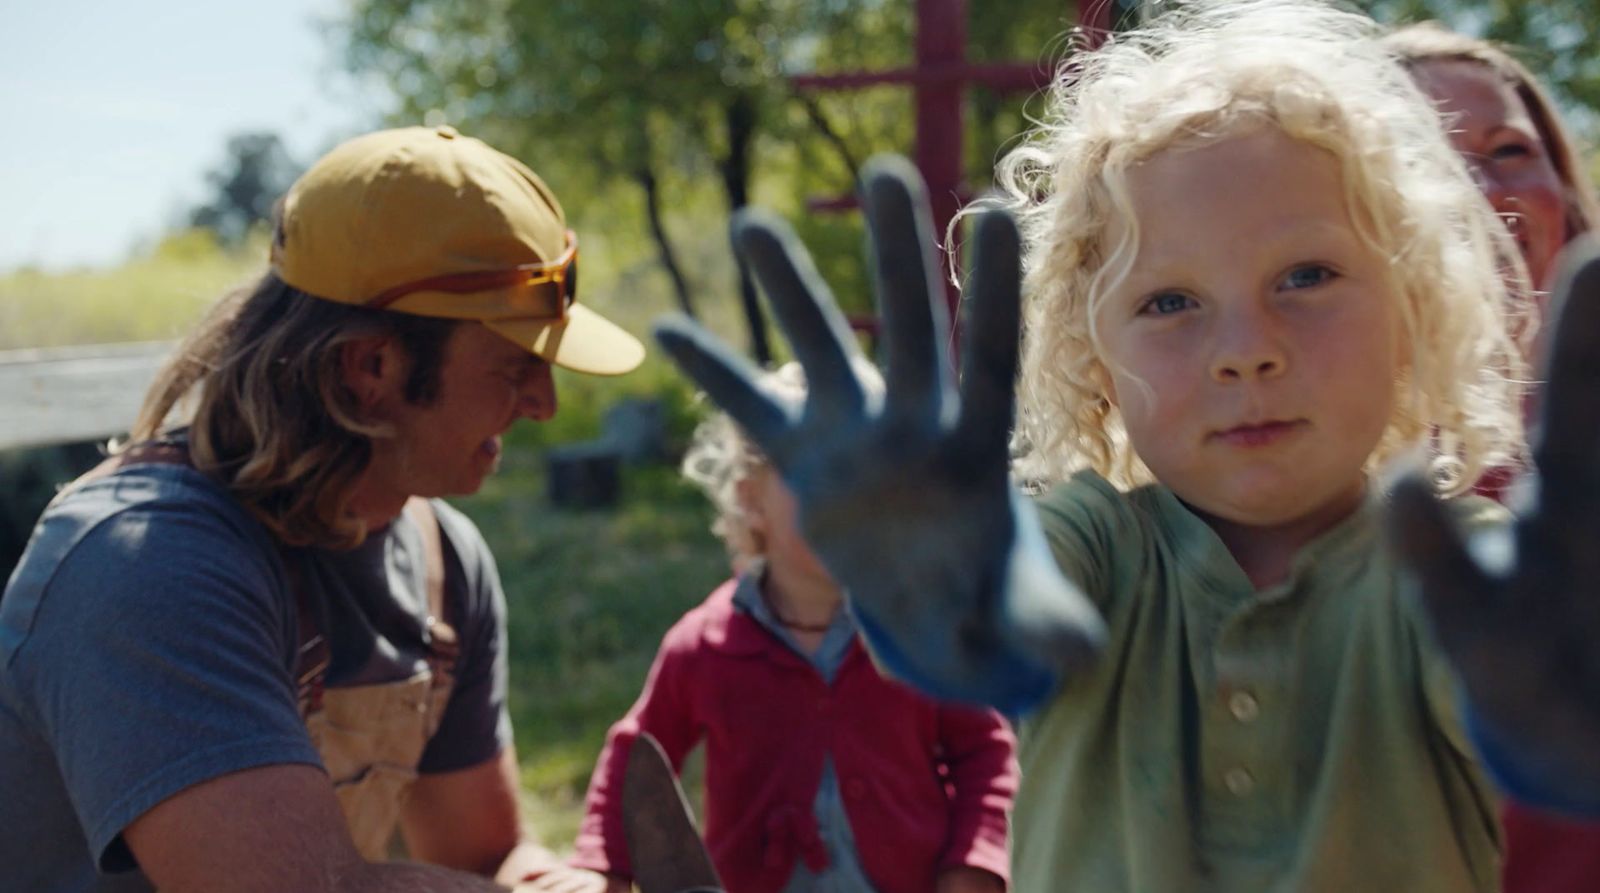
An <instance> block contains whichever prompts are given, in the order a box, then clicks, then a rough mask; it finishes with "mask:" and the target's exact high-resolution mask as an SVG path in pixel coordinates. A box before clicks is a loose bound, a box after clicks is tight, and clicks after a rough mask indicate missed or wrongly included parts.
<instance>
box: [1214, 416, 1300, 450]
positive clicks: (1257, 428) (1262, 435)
mask: <svg viewBox="0 0 1600 893" xmlns="http://www.w3.org/2000/svg"><path fill="white" fill-rule="evenodd" d="M1306 424H1307V422H1306V420H1305V419H1288V420H1283V421H1278V420H1274V421H1268V422H1251V423H1249V424H1246V425H1236V426H1235V427H1232V428H1228V429H1226V430H1223V431H1218V432H1216V433H1214V434H1212V435H1211V436H1212V437H1214V438H1216V439H1217V440H1220V441H1222V442H1223V443H1226V444H1228V445H1229V446H1235V447H1247V448H1248V447H1264V446H1270V445H1272V444H1275V443H1278V442H1279V441H1281V440H1284V439H1285V438H1288V437H1290V436H1292V435H1294V434H1296V433H1298V432H1299V431H1300V430H1301V429H1302V428H1304V427H1305V426H1306Z"/></svg>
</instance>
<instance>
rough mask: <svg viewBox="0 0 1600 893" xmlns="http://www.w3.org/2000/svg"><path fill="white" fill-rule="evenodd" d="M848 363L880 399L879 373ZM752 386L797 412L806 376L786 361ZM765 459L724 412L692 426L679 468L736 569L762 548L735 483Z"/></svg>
mask: <svg viewBox="0 0 1600 893" xmlns="http://www.w3.org/2000/svg"><path fill="white" fill-rule="evenodd" d="M851 365H852V367H853V368H854V370H855V373H856V377H857V378H858V379H860V381H861V385H862V388H863V390H865V391H866V392H867V395H868V398H869V399H877V398H879V397H881V396H882V394H883V377H882V376H881V375H880V374H879V372H878V369H877V367H875V366H873V365H872V363H870V362H868V361H867V360H866V359H865V358H862V357H859V356H858V357H855V358H853V359H852V361H851ZM756 384H757V386H759V387H760V388H761V389H762V390H764V391H766V392H767V394H768V395H770V396H771V397H773V398H774V399H776V400H778V401H779V402H781V403H783V404H785V405H787V406H789V407H790V408H791V409H792V410H793V411H794V412H795V413H796V414H798V413H799V411H800V406H801V404H803V403H804V402H805V397H806V375H805V369H804V368H802V367H801V365H800V364H799V363H796V362H789V363H785V364H783V365H782V366H780V367H778V368H777V369H775V370H773V371H770V372H767V373H765V374H763V375H762V376H761V377H760V378H758V379H757V380H756ZM766 463H767V459H766V456H764V455H763V454H762V453H761V450H760V448H758V447H757V446H756V445H755V444H754V443H753V442H752V441H751V440H750V438H749V436H748V435H747V434H745V432H744V429H742V428H740V427H739V426H738V425H737V424H735V423H734V421H733V419H732V418H731V417H729V416H728V414H727V413H725V412H717V413H714V414H713V415H711V416H710V417H709V418H707V419H706V420H705V421H703V422H701V423H700V424H699V425H698V426H697V427H696V428H695V431H694V435H693V437H692V438H691V439H690V443H689V449H688V451H687V452H685V453H684V456H683V464H682V465H681V466H680V470H681V471H682V473H683V476H684V477H685V478H686V479H688V480H689V481H690V482H691V483H693V484H694V485H695V486H697V487H699V488H700V489H701V490H703V491H704V492H705V494H706V498H708V499H710V500H711V504H712V506H714V507H715V508H716V512H717V517H716V520H715V521H713V522H712V523H711V532H712V533H714V534H716V535H717V537H718V538H719V539H721V540H722V542H723V544H724V545H725V546H727V549H728V555H729V557H730V558H731V559H732V560H733V565H734V568H735V569H736V570H738V569H742V568H743V567H744V566H745V565H746V564H748V563H749V562H750V561H751V560H753V559H756V558H760V557H762V556H764V555H765V554H766V551H767V550H766V544H765V543H763V542H762V541H761V537H760V536H759V535H758V534H757V533H756V531H754V530H753V529H751V526H750V522H749V519H748V517H746V515H745V511H744V508H743V506H741V505H740V503H739V482H740V481H742V480H745V479H746V478H749V477H750V476H751V475H753V474H755V473H756V471H757V470H758V469H761V468H764V467H765V466H766Z"/></svg>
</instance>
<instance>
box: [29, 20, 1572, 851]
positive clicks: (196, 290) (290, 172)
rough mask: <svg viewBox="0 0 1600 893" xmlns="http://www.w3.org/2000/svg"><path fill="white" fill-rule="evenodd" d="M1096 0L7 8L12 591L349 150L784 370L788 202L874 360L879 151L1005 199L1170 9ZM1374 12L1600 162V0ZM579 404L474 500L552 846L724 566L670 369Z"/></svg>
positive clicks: (642, 318) (571, 393)
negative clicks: (1056, 126) (463, 181)
mask: <svg viewBox="0 0 1600 893" xmlns="http://www.w3.org/2000/svg"><path fill="white" fill-rule="evenodd" d="M1082 2H1084V3H1086V4H1089V6H1087V7H1086V8H1081V9H1080V8H1079V6H1078V4H1077V3H1076V2H1074V0H482V2H461V0H281V2H278V3H273V4H259V3H216V2H203V0H150V2H145V3H124V2H113V0H53V2H49V3H27V2H23V0H0V120H3V121H4V122H6V123H5V126H6V128H7V131H8V135H7V138H6V139H4V140H0V208H3V209H4V213H0V574H5V575H7V576H8V575H9V572H10V568H11V567H12V565H13V564H14V562H15V560H16V558H17V556H18V555H19V554H20V551H21V549H22V547H23V543H24V542H25V540H26V536H27V531H28V530H29V529H30V528H31V526H32V524H33V521H34V519H35V518H36V517H37V514H38V512H39V510H40V509H41V508H42V507H43V504H44V502H45V501H47V500H48V498H49V496H50V494H51V493H52V492H53V491H54V489H55V487H57V486H58V485H59V484H61V483H63V482H64V481H66V480H69V479H71V477H73V476H75V475H76V474H77V473H78V472H79V471H81V470H82V469H83V468H86V467H87V466H88V465H90V464H92V463H93V462H94V461H95V459H96V456H97V455H98V448H97V444H99V443H102V442H103V441H104V439H105V437H107V436H110V435H113V434H114V433H116V431H117V429H118V428H119V427H120V426H125V425H126V424H127V422H128V421H131V418H132V413H133V412H134V410H135V409H136V408H137V394H138V393H139V391H140V390H141V389H142V386H143V382H144V381H145V380H147V377H148V374H149V372H150V371H151V370H152V369H153V363H154V362H155V360H156V359H157V358H159V356H160V354H161V351H162V349H163V344H162V342H165V341H167V340H169V339H172V338H175V337H177V336H179V335H181V334H182V333H183V332H184V331H185V330H186V329H187V328H188V327H189V326H190V325H191V324H192V323H193V322H194V320H195V319H196V318H197V317H198V315H199V314H200V313H201V312H203V310H204V309H205V308H206V307H207V306H208V305H209V304H210V303H211V302H212V301H214V300H215V299H216V298H217V297H218V296H219V295H221V294H222V293H223V292H224V291H226V290H228V289H230V288H232V287H235V286H238V285H241V284H243V283H246V282H248V281H249V280H251V279H252V278H253V277H255V276H257V275H259V274H260V273H261V271H262V270H263V269H264V266H265V257H266V224H265V221H266V219H267V217H268V216H269V214H270V211H271V208H272V205H273V203H274V202H275V201H276V199H277V198H278V197H279V196H280V195H281V194H282V192H283V191H284V190H285V189H286V188H287V186H288V185H289V183H291V182H292V181H293V179H294V177H295V176H296V175H297V174H298V173H299V171H300V170H302V169H303V168H304V167H305V166H306V165H307V164H309V163H310V161H312V160H313V159H315V158H316V157H317V156H319V155H320V154H321V153H322V152H324V151H325V150H327V149H328V148H330V147H332V146H333V145H334V144H335V143H337V142H339V141H340V140H342V139H344V138H346V137H349V136H353V135H355V134H357V133H361V132H364V131H367V130H371V129H374V128H377V127H381V126H386V125H396V124H414V123H425V124H451V125H453V126H455V127H456V128H458V129H459V130H461V131H462V132H464V133H467V134H470V135H474V136H479V137H482V138H484V139H486V140H487V141H489V142H490V143H491V144H493V145H495V146H496V147H498V148H500V149H502V150H503V151H506V152H508V153H510V154H513V155H516V156H518V157H520V158H522V159H523V160H524V161H526V162H527V163H528V164H529V165H530V166H531V167H532V168H533V169H534V170H536V171H538V172H539V173H540V175H541V176H543V177H544V179H545V180H546V181H547V182H548V183H549V184H550V185H551V186H552V188H554V189H555V191H556V192H557V194H558V195H559V196H560V197H561V200H562V203H563V205H564V206H565V208H566V210H567V213H568V215H569V217H570V218H571V220H572V222H573V225H574V227H575V228H576V229H577V230H578V231H579V232H580V233H581V234H582V239H583V245H584V254H583V262H584V266H583V300H584V301H585V302H589V303H592V304H594V305H595V306H597V307H599V308H601V309H602V311H603V312H605V313H606V314H607V315H608V316H610V317H611V318H613V319H616V320H618V321H619V322H620V323H621V324H623V325H624V326H625V327H627V328H628V329H630V330H631V331H633V332H635V333H636V334H638V335H640V336H641V337H645V336H646V335H647V333H648V328H649V324H650V321H651V320H652V319H653V318H655V317H656V316H658V315H660V314H662V313H664V312H668V311H672V310H677V311H681V312H689V313H692V314H694V315H696V316H698V317H699V318H701V319H702V320H703V321H704V322H705V323H706V324H707V325H709V326H710V327H711V328H712V329H714V330H715V331H717V332H719V333H720V334H722V335H723V336H724V337H725V338H727V339H729V340H730V341H731V342H732V343H733V344H735V345H737V346H740V347H743V348H745V349H747V350H749V351H750V352H751V353H752V355H753V356H755V357H757V358H758V359H762V360H766V359H769V358H771V357H772V355H773V354H775V353H776V354H781V353H782V351H783V347H782V345H781V344H780V343H778V342H780V341H781V339H777V338H775V337H774V335H773V333H772V332H771V331H770V330H769V327H768V326H767V324H766V323H765V321H764V320H763V319H762V316H761V314H760V312H759V308H758V307H757V306H756V305H755V303H754V292H753V288H752V286H751V284H750V283H749V282H748V281H745V280H744V279H743V278H742V277H741V274H740V271H739V270H738V268H737V266H736V264H735V263H734V261H733V258H732V256H731V254H730V252H729V250H728V246H727V236H726V234H727V222H728V216H729V213H730V211H731V210H732V209H735V208H738V207H741V206H743V205H745V204H757V205H761V206H764V207H767V208H770V209H773V210H775V211H777V212H779V213H781V214H783V215H784V216H786V217H787V218H788V219H789V220H790V221H791V222H792V223H793V224H794V225H795V227H796V229H797V230H798V231H799V232H800V234H801V236H802V237H803V238H804V239H805V240H806V242H807V243H808V244H809V245H810V246H811V248H812V250H813V252H814V253H815V255H816V258H817V262H818V265H819V267H820V268H821V269H822V271H823V273H824V275H825V276H826V277H827V279H828V280H829V282H830V283H831V284H832V285H833V287H834V290H835V293H836V295H837V296H838V298H839V299H840V302H841V304H842V305H843V306H844V307H845V308H846V309H847V310H849V311H851V312H852V313H853V314H854V315H855V318H856V321H857V322H858V323H859V327H860V329H861V331H862V333H863V337H864V338H866V339H867V340H868V341H869V342H870V335H871V331H872V324H871V313H872V307H871V296H870V288H869V285H868V277H867V269H866V266H865V263H864V261H863V255H862V247H863V229H862V225H861V221H860V217H859V215H858V214H856V213H854V212H853V210H852V209H853V202H852V201H851V200H850V199H849V196H850V195H851V192H852V188H853V184H854V181H855V176H856V172H857V170H858V169H859V166H860V165H861V164H862V162H863V161H864V160H865V159H867V158H868V157H870V156H871V155H873V154H875V153H878V152H884V151H894V152H901V153H905V154H908V155H912V156H913V157H914V158H915V159H916V160H917V161H918V162H919V164H921V165H922V166H923V169H924V172H925V173H926V174H927V175H928V176H929V177H930V179H932V180H933V181H934V182H935V184H936V186H940V187H941V188H940V189H936V190H935V192H936V202H938V203H942V204H943V205H946V206H947V207H946V209H945V211H942V212H941V213H947V211H948V208H953V207H954V204H955V203H956V202H957V201H960V200H962V199H964V198H967V197H970V196H971V195H973V194H975V193H976V192H979V191H981V190H982V189H983V188H984V185H985V184H986V183H987V182H988V180H989V176H990V170H991V168H992V165H993V162H994V160H995V159H996V157H997V156H998V154H999V153H1000V152H1002V151H1003V150H1004V148H1005V147H1006V146H1007V145H1009V144H1010V143H1011V141H1013V140H1014V139H1015V138H1016V136H1017V134H1019V133H1020V132H1021V131H1022V130H1023V128H1024V127H1025V126H1026V123H1027V119H1028V116H1029V115H1030V114H1033V115H1038V114H1041V113H1042V112H1043V109H1042V107H1041V102H1040V100H1039V98H1038V97H1037V96H1036V95H1035V94H1034V92H1033V91H1034V87H1035V86H1036V85H1039V84H1043V83H1045V82H1046V81H1047V80H1048V77H1049V74H1050V72H1051V71H1052V70H1053V69H1054V68H1055V67H1056V66H1057V65H1058V64H1060V63H1061V62H1063V61H1064V60H1066V59H1068V58H1069V57H1070V53H1071V50H1072V48H1073V46H1074V45H1075V43H1074V40H1073V39H1071V38H1069V36H1068V31H1069V29H1072V28H1074V27H1077V26H1080V25H1087V26H1090V28H1091V29H1092V31H1093V33H1094V34H1095V35H1098V34H1100V33H1103V32H1104V31H1105V30H1108V29H1115V28H1117V27H1121V26H1125V25H1126V24H1128V23H1130V22H1132V21H1135V20H1137V18H1138V16H1139V15H1141V14H1143V13H1144V12H1145V11H1147V9H1148V8H1150V7H1153V6H1156V5H1158V4H1154V3H1151V2H1149V0H1082ZM1355 5H1357V6H1360V7H1362V8H1364V9H1367V10H1369V11H1370V12H1372V13H1373V14H1374V15H1375V16H1376V17H1377V18H1379V19H1380V20H1381V21H1386V22H1402V21H1414V20H1417V19H1421V18H1437V19H1440V20H1442V21H1445V22H1446V23H1448V24H1450V25H1452V26H1453V27H1456V28H1458V29H1460V30H1463V31H1466V32H1468V33H1471V34H1475V35H1487V36H1491V37H1494V38H1496V39H1499V40H1503V41H1507V42H1510V43H1513V44H1516V45H1519V46H1522V47H1525V48H1526V50H1527V51H1526V52H1525V53H1523V54H1521V55H1522V58H1523V59H1524V61H1526V62H1527V63H1528V64H1529V65H1530V67H1531V68H1532V69H1533V70H1534V71H1535V73H1536V74H1539V75H1541V76H1542V77H1544V78H1545V79H1546V81H1547V83H1549V84H1551V85H1553V86H1554V87H1555V88H1556V90H1557V92H1558V95H1559V99H1560V101H1561V102H1562V103H1563V106H1564V110H1565V111H1566V112H1567V114H1568V119H1569V121H1570V122H1571V123H1573V124H1575V125H1576V126H1577V128H1578V129H1579V131H1580V133H1581V134H1582V136H1583V137H1584V138H1585V139H1586V140H1587V141H1588V143H1589V144H1590V145H1593V143H1594V137H1595V136H1596V131H1597V118H1596V116H1595V114H1594V113H1593V111H1592V110H1593V109H1597V108H1600V54H1597V53H1594V52H1592V50H1590V49H1587V47H1590V46H1592V38H1593V35H1595V34H1596V33H1597V30H1600V7H1597V5H1596V4H1595V3H1594V2H1593V0H1541V2H1538V3H1533V2H1527V3H1519V2H1506V0H1371V2H1364V3H1357V4H1355ZM1592 161H1593V158H1592V157H1591V162H1592ZM1591 167H1593V164H1591ZM152 342H153V343H152ZM74 376H77V377H74ZM84 376H87V377H88V378H93V379H94V383H93V384H92V386H91V385H81V384H80V385H72V384H71V382H79V381H84V380H88V379H86V378H84ZM95 376H98V378H95ZM141 376H143V377H141ZM69 380H70V381H69ZM61 382H68V383H67V384H66V385H62V384H61ZM558 385H559V387H560V389H561V397H562V408H561V412H560V414H559V415H558V416H557V417H556V418H555V419H554V420H552V421H551V422H548V423H546V424H542V425H537V426H535V425H523V426H520V427H519V428H517V429H515V430H514V431H513V433H512V435H511V437H510V438H509V439H508V444H507V450H506V458H505V462H504V466H503V468H502V473H501V474H500V475H499V476H498V477H496V478H493V479H491V481H490V483H489V485H488V486H486V487H485V489H484V491H483V492H482V493H480V494H478V495H477V496H474V497H472V498H471V499H463V500H459V501H458V504H459V505H460V506H461V507H462V508H463V509H465V510H466V511H467V512H468V513H469V514H470V515H472V516H473V517H474V518H475V519H476V520H477V522H478V524H479V526H480V527H481V528H482V530H483V533H484V535H485V536H486V538H487V539H488V540H489V543H490V545H491V546H492V548H493V549H494V552H495V555H496V556H497V558H498V560H499V563H500V570H501V574H502V577H503V579H504V581H505V585H506V590H507V594H508V597H509V598H510V600H511V612H512V625H511V645H512V649H513V655H512V673H513V676H512V699H513V701H512V708H513V713H514V716H513V719H514V721H515V723H516V727H517V730H518V741H517V745H518V752H519V755H520V757H521V759H522V764H523V767H524V780H525V782H526V787H527V790H528V801H527V807H528V809H529V812H530V814H531V818H532V819H533V821H534V822H535V823H536V826H537V827H538V828H539V830H540V831H541V833H542V834H543V836H545V837H546V839H548V840H549V841H550V842H552V843H553V844H555V845H557V846H558V847H559V846H563V845H565V843H566V842H567V841H570V839H571V836H572V833H573V830H574V828H575V825H576V821H577V817H578V813H579V807H580V806H581V801H582V795H583V788H584V785H585V783H586V782H587V779H588V773H589V769H590V767H591V765H592V762H593V759H594V757H595V756H596V754H597V752H598V750H599V746H600V743H601V741H602V739H603V736H604V733H605V729H606V727H607V725H608V724H609V723H610V722H611V721H612V720H614V719H615V718H616V717H617V716H618V715H620V714H621V712H622V711H623V710H625V709H626V708H627V706H628V704H629V703H631V701H632V699H633V697H634V695H635V694H636V693H637V691H638V688H639V686H640V684H641V683H642V681H643V677H644V672H645V669H646V668H647V666H648V664H649V661H650V658H651V655H652V654H653V652H654V648H655V646H656V644H657V642H658V641H659V638H660V636H661V634H662V633H663V632H665V630H666V628H667V627H668V626H669V625H670V624H671V622H672V621H673V620H674V619H676V617H677V616H678V615H679V614H680V613H681V612H682V611H683V610H685V609H686V608H687V607H689V606H690V605H692V604H694V603H696V602H698V601H699V600H700V599H701V598H703V597H704V595H705V594H706V593H707V592H708V591H709V590H710V589H711V588H712V587H713V586H714V585H715V584H716V583H717V582H719V581H720V580H721V579H723V577H725V576H726V574H727V562H726V559H725V556H724V555H723V552H722V549H721V546H720V544H719V543H718V542H717V541H716V540H714V538H713V537H712V536H711V534H710V532H709V524H710V521H711V512H710V508H709V506H708V504H707V503H706V502H705V500H704V499H703V498H702V497H701V496H699V495H698V493H696V492H693V491H691V490H689V489H688V488H687V487H685V486H683V485H681V484H680V483H679V482H678V480H677V475H676V471H675V467H674V465H673V460H674V459H675V458H676V455H677V453H678V452H679V451H680V450H681V448H682V446H683V443H684V441H685V439H686V437H687V435H688V432H689V431H690V430H691V429H692V427H693V425H694V422H695V420H696V418H697V414H698V411H699V410H698V407H697V406H696V404H695V402H694V400H693V396H692V394H691V393H690V391H689V389H688V388H687V387H686V386H685V385H684V384H683V382H682V381H681V380H680V379H679V378H678V377H677V376H676V375H675V374H674V373H673V372H672V371H671V370H670V369H669V368H667V366H666V365H665V363H664V361H663V360H662V359H661V358H660V357H657V356H652V358H651V359H650V360H649V361H647V364H646V366H645V367H644V368H643V369H642V370H641V371H640V372H638V373H635V374H633V375H630V376H625V377H623V378H620V379H614V380H613V379H596V378H585V377H579V376H570V375H568V376H562V377H559V378H558ZM72 387H92V388H93V389H94V390H93V393H92V394H90V392H89V391H74V390H72ZM58 388H65V389H58ZM118 388H121V390H118ZM77 394H83V395H84V396H81V397H80V396H74V395H77ZM119 413H120V415H119ZM74 414H76V415H77V416H79V417H82V416H87V417H88V418H87V419H84V418H74V417H73V416H74ZM596 456H600V457H601V458H602V459H604V460H605V461H604V462H602V463H600V464H599V465H596V464H595V462H593V461H591V460H593V459H595V457H596ZM569 460H570V461H569ZM574 469H576V470H574ZM569 475H574V476H571V477H569Z"/></svg>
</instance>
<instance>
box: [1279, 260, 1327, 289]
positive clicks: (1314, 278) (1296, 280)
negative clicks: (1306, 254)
mask: <svg viewBox="0 0 1600 893" xmlns="http://www.w3.org/2000/svg"><path fill="white" fill-rule="evenodd" d="M1335 275H1337V274H1335V273H1334V272H1333V271H1332V270H1330V269H1328V268H1327V267H1324V266H1322V265H1321V264H1307V265H1306V266H1303V267H1296V268H1294V269H1293V270H1290V271H1289V275H1287V276H1285V277H1283V284H1282V286H1280V287H1281V288H1284V289H1286V290H1295V289H1301V288H1315V287H1316V286H1319V285H1323V284H1325V283H1327V282H1329V281H1330V280H1332V279H1333V278H1334V276H1335Z"/></svg>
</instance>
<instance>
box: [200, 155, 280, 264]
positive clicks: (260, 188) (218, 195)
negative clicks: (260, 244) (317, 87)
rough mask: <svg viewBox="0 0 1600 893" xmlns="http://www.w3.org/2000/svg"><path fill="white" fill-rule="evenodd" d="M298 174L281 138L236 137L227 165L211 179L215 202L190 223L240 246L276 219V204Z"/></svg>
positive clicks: (201, 207)
mask: <svg viewBox="0 0 1600 893" xmlns="http://www.w3.org/2000/svg"><path fill="white" fill-rule="evenodd" d="M299 175H300V167H299V165H298V164H296V163H295V162H294V160H293V159H291V158H290V157H289V153H288V151H287V150H286V149H285V148H284V147H283V141H282V140H280V139H279V138H278V135H277V134H275V133H269V132H264V131H255V132H250V133H238V134H234V135H233V136H231V137H229V138H228V146H227V157H226V159H225V160H224V161H223V163H222V165H221V166H219V167H217V168H214V169H213V170H212V171H211V172H210V173H208V174H207V175H206V181H207V182H208V183H209V184H210V186H211V189H212V196H211V199H210V200H209V201H207V202H206V203H205V204H202V205H200V206H199V207H197V208H195V209H194V210H193V211H191V212H190V214H189V224H190V225H191V226H194V227H197V228H200V229H208V230H211V231H212V232H214V233H216V235H217V238H218V239H219V240H221V241H222V243H223V244H225V245H230V246H235V245H238V244H240V243H241V242H243V241H244V239H245V236H247V235H248V234H249V232H250V230H251V229H252V228H254V227H256V226H259V225H261V224H263V223H265V222H266V221H268V220H270V219H271V217H272V205H273V203H274V202H276V201H277V200H278V197H279V196H281V195H283V194H284V193H285V192H287V191H288V190H289V186H290V184H292V183H294V180H295V178H296V177H298V176H299Z"/></svg>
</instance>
